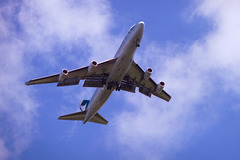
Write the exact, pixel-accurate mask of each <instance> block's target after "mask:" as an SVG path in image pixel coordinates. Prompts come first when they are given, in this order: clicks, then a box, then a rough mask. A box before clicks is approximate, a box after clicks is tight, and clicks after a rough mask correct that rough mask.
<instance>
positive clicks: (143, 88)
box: [121, 61, 171, 101]
mask: <svg viewBox="0 0 240 160" xmlns="http://www.w3.org/2000/svg"><path fill="white" fill-rule="evenodd" d="M144 73H145V72H144V71H143V70H142V69H141V67H140V66H139V65H138V64H136V63H135V62H134V61H133V63H132V65H131V67H130V68H129V70H128V73H127V74H126V76H125V77H124V80H123V81H122V82H123V85H122V84H121V87H122V86H123V90H126V91H130V92H135V87H139V92H140V93H142V94H144V95H146V96H149V97H151V94H153V95H155V96H157V97H159V98H162V99H163V100H166V101H170V99H171V96H170V95H169V94H168V93H167V92H166V91H164V90H162V92H160V93H157V92H156V88H157V86H158V85H157V84H156V82H155V81H154V80H153V79H152V78H151V77H150V78H149V79H148V80H145V79H144V78H143V77H144ZM124 81H125V82H124ZM126 82H128V83H129V82H130V86H132V88H131V87H130V89H129V88H128V87H125V86H126V85H124V84H126ZM121 89H122V88H121ZM131 89H132V90H131Z"/></svg>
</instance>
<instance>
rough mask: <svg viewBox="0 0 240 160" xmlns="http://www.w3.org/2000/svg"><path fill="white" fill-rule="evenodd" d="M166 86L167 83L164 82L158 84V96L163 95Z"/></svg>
mask: <svg viewBox="0 0 240 160" xmlns="http://www.w3.org/2000/svg"><path fill="white" fill-rule="evenodd" d="M164 86H165V83H164V82H160V83H159V84H158V86H157V88H156V93H158V94H159V93H161V92H162V90H163V88H164Z"/></svg>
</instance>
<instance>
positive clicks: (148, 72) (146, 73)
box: [143, 68, 152, 80]
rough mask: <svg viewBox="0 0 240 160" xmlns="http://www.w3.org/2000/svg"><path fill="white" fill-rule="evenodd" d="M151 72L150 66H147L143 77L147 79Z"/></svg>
mask: <svg viewBox="0 0 240 160" xmlns="http://www.w3.org/2000/svg"><path fill="white" fill-rule="evenodd" d="M151 74H152V68H148V69H147V70H146V71H145V73H144V76H143V78H144V79H145V80H148V79H149V77H150V76H151Z"/></svg>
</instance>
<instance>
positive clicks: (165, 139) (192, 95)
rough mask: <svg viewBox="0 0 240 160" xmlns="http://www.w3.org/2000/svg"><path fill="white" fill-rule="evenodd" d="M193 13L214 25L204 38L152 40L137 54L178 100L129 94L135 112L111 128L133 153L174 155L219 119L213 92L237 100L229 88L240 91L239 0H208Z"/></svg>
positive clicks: (121, 117)
mask: <svg viewBox="0 0 240 160" xmlns="http://www.w3.org/2000/svg"><path fill="white" fill-rule="evenodd" d="M193 12H194V14H195V15H194V16H203V17H205V18H208V19H209V20H210V21H211V22H212V24H213V26H212V27H213V28H212V30H211V31H209V32H208V33H207V34H206V35H205V36H204V37H202V38H200V39H199V40H197V41H195V42H193V43H192V45H190V46H189V47H186V46H179V45H178V44H174V45H172V44H169V46H167V47H159V46H160V45H158V44H156V43H150V44H149V46H148V47H147V48H146V49H145V51H143V52H144V53H141V58H138V55H136V56H137V57H136V59H137V60H138V63H139V64H140V65H141V66H147V65H152V68H153V71H154V73H153V77H154V78H155V79H156V80H159V81H160V80H164V81H165V82H166V91H168V92H169V93H170V94H171V95H172V100H171V101H170V103H166V102H162V101H161V100H159V99H156V98H152V99H147V98H145V97H143V95H140V94H136V95H135V96H134V97H132V96H131V97H129V96H126V97H125V98H126V99H127V100H128V101H129V103H131V104H129V106H130V105H133V107H134V108H133V111H131V112H129V111H124V112H122V113H121V114H120V115H118V116H117V117H116V120H115V124H114V126H115V129H114V131H111V133H115V136H116V137H117V139H116V141H118V142H119V143H121V144H123V145H124V146H127V147H125V148H126V149H123V151H122V152H125V151H126V150H128V152H127V153H128V154H127V155H128V156H135V155H139V157H140V159H165V158H166V156H167V157H168V156H171V154H173V153H175V151H176V150H178V149H181V148H182V147H184V146H185V145H186V142H188V141H189V140H190V139H191V137H192V136H193V135H194V134H198V132H199V133H201V132H204V129H205V128H207V127H210V126H211V125H213V124H214V123H215V122H216V120H217V117H218V115H217V114H218V112H217V107H218V106H215V107H214V106H212V103H216V101H218V100H219V101H220V99H219V98H218V96H217V95H216V94H213V93H216V92H218V91H221V94H224V95H225V96H224V97H226V99H225V101H231V100H230V99H229V98H230V97H229V94H228V92H227V91H229V90H230V91H235V93H238V94H239V91H240V88H239V85H238V84H237V83H238V80H237V79H239V78H240V70H239V68H240V63H239V62H240V56H239V53H240V52H239V51H240V45H239V42H240V30H239V29H238V28H239V26H240V19H239V18H237V16H238V15H239V14H240V4H239V1H234V0H233V1H230V2H229V1H225V0H222V1H203V2H201V3H199V4H198V7H197V8H196V9H195V10H194V11H193ZM193 18H194V17H193ZM193 20H194V19H193ZM146 25H147V24H146ZM150 54H151V55H150ZM209 100H211V101H209ZM214 112H217V113H214ZM199 117H201V119H198V118H199ZM129 148H130V149H131V150H129Z"/></svg>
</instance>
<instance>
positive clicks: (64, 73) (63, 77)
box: [58, 69, 68, 82]
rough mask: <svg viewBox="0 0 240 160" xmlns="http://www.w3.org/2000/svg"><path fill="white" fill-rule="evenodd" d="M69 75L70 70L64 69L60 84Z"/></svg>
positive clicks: (60, 76)
mask: <svg viewBox="0 0 240 160" xmlns="http://www.w3.org/2000/svg"><path fill="white" fill-rule="evenodd" d="M67 75H68V70H66V69H63V70H62V72H61V73H60V74H59V78H58V82H62V81H63V80H64V79H65V78H66V77H67Z"/></svg>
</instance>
